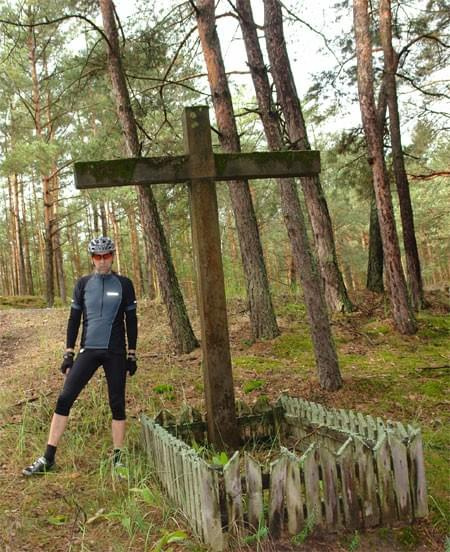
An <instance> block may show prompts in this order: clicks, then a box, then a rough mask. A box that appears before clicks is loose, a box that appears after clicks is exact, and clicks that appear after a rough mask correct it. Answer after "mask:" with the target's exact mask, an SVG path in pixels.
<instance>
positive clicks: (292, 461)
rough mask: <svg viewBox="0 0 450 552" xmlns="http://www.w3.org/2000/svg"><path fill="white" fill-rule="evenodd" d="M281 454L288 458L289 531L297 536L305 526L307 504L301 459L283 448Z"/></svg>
mask: <svg viewBox="0 0 450 552" xmlns="http://www.w3.org/2000/svg"><path fill="white" fill-rule="evenodd" d="M281 453H282V454H284V456H285V457H286V511H287V516H288V523H287V526H288V531H289V534H290V535H296V534H297V533H299V532H300V530H301V529H302V527H303V525H304V521H305V516H304V512H303V505H304V502H305V499H304V493H303V492H302V482H301V477H300V459H299V458H297V457H296V456H295V455H294V454H292V453H291V452H289V451H288V450H287V449H286V448H284V447H281Z"/></svg>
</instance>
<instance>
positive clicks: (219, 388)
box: [183, 106, 239, 450]
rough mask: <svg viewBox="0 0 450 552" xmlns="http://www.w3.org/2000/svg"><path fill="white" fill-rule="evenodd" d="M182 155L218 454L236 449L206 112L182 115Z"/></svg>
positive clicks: (211, 420)
mask: <svg viewBox="0 0 450 552" xmlns="http://www.w3.org/2000/svg"><path fill="white" fill-rule="evenodd" d="M183 126H184V141H185V151H186V154H187V155H188V156H189V162H188V163H189V172H190V174H191V180H190V184H189V191H190V208H191V225H192V242H193V248H194V258H195V266H196V272H197V298H198V301H197V303H198V310H199V315H200V324H201V346H202V368H203V381H204V386H205V399H206V411H207V424H208V440H209V442H210V443H212V444H214V445H215V446H216V448H217V449H218V450H222V449H223V448H226V449H230V448H237V447H238V446H239V431H238V428H237V421H236V408H235V400H234V386H233V374H232V367H231V353H230V346H229V334H228V320H227V310H226V299H225V282H224V274H223V265H222V252H221V246H220V229H219V216H218V208H217V194H216V183H215V181H214V179H208V180H205V179H204V178H202V179H200V178H196V175H198V176H200V175H202V174H205V172H207V173H210V174H214V172H215V160H214V153H213V150H212V143H211V130H210V122H209V112H208V108H207V107H204V106H199V107H189V108H187V109H185V111H184V115H183Z"/></svg>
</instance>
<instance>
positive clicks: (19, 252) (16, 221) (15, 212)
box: [10, 173, 27, 295]
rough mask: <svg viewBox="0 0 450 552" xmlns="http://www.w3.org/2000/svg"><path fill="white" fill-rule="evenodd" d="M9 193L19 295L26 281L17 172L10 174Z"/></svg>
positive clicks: (25, 286)
mask: <svg viewBox="0 0 450 552" xmlns="http://www.w3.org/2000/svg"><path fill="white" fill-rule="evenodd" d="M10 180H11V193H12V212H11V216H12V223H13V227H14V228H13V230H14V233H13V235H14V242H15V243H14V249H15V259H16V266H17V283H18V292H19V295H25V294H26V293H27V281H26V274H25V259H24V254H23V253H24V249H23V240H22V222H21V220H20V199H19V196H20V191H19V187H20V184H19V181H18V178H17V174H15V173H14V174H12V175H11V178H10Z"/></svg>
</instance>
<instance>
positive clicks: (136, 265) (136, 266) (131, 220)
mask: <svg viewBox="0 0 450 552" xmlns="http://www.w3.org/2000/svg"><path fill="white" fill-rule="evenodd" d="M127 217H128V225H129V227H130V242H131V263H132V266H133V280H134V282H135V285H136V293H137V295H138V297H141V296H142V271H141V263H140V255H139V243H138V235H137V228H136V214H135V212H134V207H133V206H131V207H129V208H128V209H127Z"/></svg>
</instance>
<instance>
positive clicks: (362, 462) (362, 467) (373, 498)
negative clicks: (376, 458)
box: [353, 437, 380, 527]
mask: <svg viewBox="0 0 450 552" xmlns="http://www.w3.org/2000/svg"><path fill="white" fill-rule="evenodd" d="M353 445H354V447H355V459H356V462H357V464H358V474H359V478H358V479H359V484H358V487H359V496H360V499H361V508H362V517H363V524H364V527H374V526H376V525H378V524H379V523H380V507H379V505H378V498H377V491H376V483H377V481H376V475H375V469H374V466H373V451H372V449H371V448H370V447H369V446H368V445H367V444H366V443H365V441H364V440H362V439H360V438H358V437H355V438H354V439H353Z"/></svg>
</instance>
